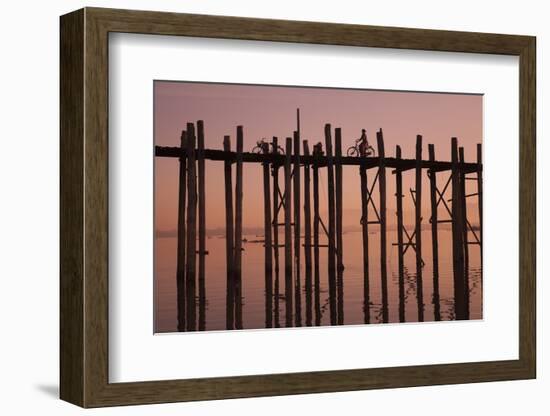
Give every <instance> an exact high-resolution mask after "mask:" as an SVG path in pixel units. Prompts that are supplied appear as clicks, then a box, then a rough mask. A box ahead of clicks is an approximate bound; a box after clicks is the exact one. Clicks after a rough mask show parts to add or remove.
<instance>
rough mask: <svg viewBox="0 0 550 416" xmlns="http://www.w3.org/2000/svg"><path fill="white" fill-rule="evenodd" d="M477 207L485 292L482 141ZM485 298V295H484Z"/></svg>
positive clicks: (479, 148)
mask: <svg viewBox="0 0 550 416" xmlns="http://www.w3.org/2000/svg"><path fill="white" fill-rule="evenodd" d="M476 151H477V166H478V167H477V173H476V177H477V209H478V221H479V253H480V259H481V291H482V293H483V168H482V167H483V159H482V154H481V143H478V144H477V147H476ZM482 298H483V296H482Z"/></svg>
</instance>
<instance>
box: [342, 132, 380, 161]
mask: <svg viewBox="0 0 550 416" xmlns="http://www.w3.org/2000/svg"><path fill="white" fill-rule="evenodd" d="M347 154H348V156H374V148H373V147H372V146H370V145H369V141H368V139H367V131H366V130H365V129H362V130H361V137H359V138H358V139H357V140H355V145H353V146H351V147H350V148H349V149H348V151H347Z"/></svg>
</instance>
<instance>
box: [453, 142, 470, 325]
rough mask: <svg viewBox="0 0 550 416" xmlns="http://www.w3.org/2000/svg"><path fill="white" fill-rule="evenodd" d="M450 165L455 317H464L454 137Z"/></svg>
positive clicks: (457, 175) (460, 216) (459, 207)
mask: <svg viewBox="0 0 550 416" xmlns="http://www.w3.org/2000/svg"><path fill="white" fill-rule="evenodd" d="M451 165H452V171H451V172H452V173H451V180H452V187H453V189H452V192H453V194H452V220H453V222H452V234H453V283H454V303H455V319H457V320H463V319H466V307H465V299H464V291H465V285H464V242H463V236H464V232H463V225H462V220H463V216H462V204H461V201H460V194H461V191H460V169H459V163H458V142H457V139H456V137H453V138H452V139H451Z"/></svg>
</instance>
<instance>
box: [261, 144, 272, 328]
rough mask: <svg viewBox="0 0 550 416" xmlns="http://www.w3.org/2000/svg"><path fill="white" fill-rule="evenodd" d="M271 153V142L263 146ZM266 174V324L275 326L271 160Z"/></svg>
mask: <svg viewBox="0 0 550 416" xmlns="http://www.w3.org/2000/svg"><path fill="white" fill-rule="evenodd" d="M263 152H264V154H268V153H269V144H268V143H265V144H264V146H263ZM263 174H264V236H265V238H264V248H265V326H266V328H272V327H273V252H272V247H271V241H272V239H271V189H270V172H269V162H268V161H266V162H264V163H263Z"/></svg>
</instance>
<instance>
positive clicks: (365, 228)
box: [359, 155, 370, 324]
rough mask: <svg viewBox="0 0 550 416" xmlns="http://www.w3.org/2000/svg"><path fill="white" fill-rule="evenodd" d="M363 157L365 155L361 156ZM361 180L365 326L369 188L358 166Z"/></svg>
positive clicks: (367, 313)
mask: <svg viewBox="0 0 550 416" xmlns="http://www.w3.org/2000/svg"><path fill="white" fill-rule="evenodd" d="M361 157H365V155H361ZM359 176H360V178H361V229H362V237H363V314H364V320H365V323H366V324H370V283H369V201H368V193H369V187H368V182H367V168H366V166H365V165H364V164H362V165H361V166H359Z"/></svg>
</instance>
